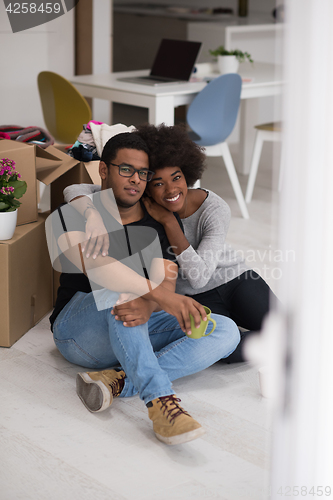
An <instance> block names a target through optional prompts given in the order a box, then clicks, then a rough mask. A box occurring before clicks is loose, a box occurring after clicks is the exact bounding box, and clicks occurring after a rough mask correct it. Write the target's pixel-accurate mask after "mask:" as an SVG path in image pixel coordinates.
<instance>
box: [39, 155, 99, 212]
mask: <svg viewBox="0 0 333 500" xmlns="http://www.w3.org/2000/svg"><path fill="white" fill-rule="evenodd" d="M44 152H45V153H47V154H48V155H51V156H52V161H45V160H43V161H38V162H36V176H37V179H38V180H39V181H41V182H43V183H44V184H46V185H47V186H49V185H51V212H53V210H55V209H56V208H57V207H58V206H59V205H60V204H61V203H63V201H64V197H63V190H64V189H65V187H67V186H70V185H71V184H80V183H82V182H84V183H86V184H92V183H93V184H100V183H101V179H100V176H99V173H98V166H99V161H98V160H97V161H90V162H88V163H84V162H80V161H78V160H75V159H74V158H71V157H70V156H68V155H67V154H65V153H63V152H62V151H60V150H59V149H57V148H56V147H54V146H49V147H48V148H46V149H45V150H44Z"/></svg>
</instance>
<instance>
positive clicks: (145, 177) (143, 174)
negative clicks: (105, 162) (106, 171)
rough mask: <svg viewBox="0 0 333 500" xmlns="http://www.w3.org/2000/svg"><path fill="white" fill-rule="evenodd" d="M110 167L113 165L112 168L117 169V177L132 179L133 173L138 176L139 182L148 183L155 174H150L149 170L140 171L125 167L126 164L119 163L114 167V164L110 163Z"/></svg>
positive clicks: (129, 166)
mask: <svg viewBox="0 0 333 500" xmlns="http://www.w3.org/2000/svg"><path fill="white" fill-rule="evenodd" d="M110 165H113V166H114V167H118V168H119V175H121V176H122V177H133V175H134V174H135V172H137V173H138V174H139V179H140V180H141V181H146V182H149V181H151V180H152V178H153V175H155V172H152V171H151V170H144V169H142V170H140V169H137V168H134V167H132V165H126V163H121V164H120V165H116V164H115V163H111V162H110Z"/></svg>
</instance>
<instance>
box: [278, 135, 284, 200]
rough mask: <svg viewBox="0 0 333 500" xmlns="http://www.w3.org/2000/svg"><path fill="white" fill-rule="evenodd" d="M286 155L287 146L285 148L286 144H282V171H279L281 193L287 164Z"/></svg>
mask: <svg viewBox="0 0 333 500" xmlns="http://www.w3.org/2000/svg"><path fill="white" fill-rule="evenodd" d="M284 155H285V146H284V143H282V146H281V160H280V170H279V187H278V190H279V191H281V189H282V184H283V177H284V164H285V158H284Z"/></svg>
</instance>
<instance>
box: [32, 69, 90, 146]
mask: <svg viewBox="0 0 333 500" xmlns="http://www.w3.org/2000/svg"><path fill="white" fill-rule="evenodd" d="M37 81H38V89H39V96H40V100H41V104H42V110H43V116H44V121H45V124H46V127H47V129H48V131H49V132H50V133H51V134H52V135H53V137H54V139H55V140H56V141H57V142H60V143H65V144H73V143H74V142H75V141H76V139H77V137H78V135H79V134H80V133H81V132H82V126H83V124H84V123H88V121H89V120H91V109H90V106H89V104H88V103H87V101H86V100H85V98H84V97H83V96H82V95H81V94H80V92H78V91H77V90H76V88H75V87H74V85H72V84H71V83H70V82H69V81H68V80H66V78H64V77H62V76H60V75H58V74H57V73H53V72H52V71H42V72H41V73H39V75H38V78H37Z"/></svg>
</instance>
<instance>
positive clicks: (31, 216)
mask: <svg viewBox="0 0 333 500" xmlns="http://www.w3.org/2000/svg"><path fill="white" fill-rule="evenodd" d="M0 158H9V159H11V160H14V161H15V163H16V165H15V168H16V170H17V171H18V172H19V173H20V174H21V178H22V180H24V181H26V183H27V185H28V187H27V191H26V192H25V194H24V195H23V196H22V198H20V200H19V201H20V202H21V206H20V208H19V209H18V214H17V225H18V226H19V225H21V224H27V223H29V222H34V221H36V220H37V217H38V211H37V181H36V179H38V180H39V181H41V182H43V183H44V184H46V185H51V211H53V210H55V209H56V208H57V206H58V205H60V204H61V203H63V201H64V199H63V190H64V189H65V187H67V186H69V185H70V184H78V183H81V182H85V183H88V184H91V183H97V184H100V177H99V174H98V165H99V161H91V162H89V163H83V162H79V161H78V160H75V159H74V158H71V157H70V156H68V155H67V154H65V153H63V152H62V151H60V150H59V149H57V148H56V147H54V146H49V147H48V148H46V149H42V148H40V147H38V146H35V145H31V144H24V143H23V142H19V141H10V140H7V139H1V140H0Z"/></svg>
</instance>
